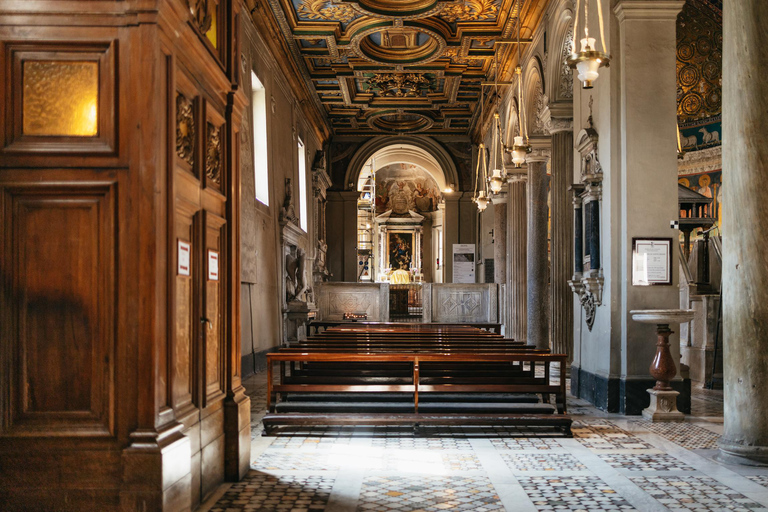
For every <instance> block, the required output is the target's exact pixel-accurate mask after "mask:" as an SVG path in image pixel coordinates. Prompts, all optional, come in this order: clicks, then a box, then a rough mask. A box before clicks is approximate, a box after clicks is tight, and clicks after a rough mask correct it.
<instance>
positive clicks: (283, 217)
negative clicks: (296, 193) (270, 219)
mask: <svg viewBox="0 0 768 512" xmlns="http://www.w3.org/2000/svg"><path fill="white" fill-rule="evenodd" d="M298 220H299V219H298V217H296V207H295V206H294V204H293V184H292V180H291V178H285V199H283V206H282V208H281V209H280V221H281V222H297V221H298Z"/></svg>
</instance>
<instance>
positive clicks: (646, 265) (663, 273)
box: [632, 240, 671, 286]
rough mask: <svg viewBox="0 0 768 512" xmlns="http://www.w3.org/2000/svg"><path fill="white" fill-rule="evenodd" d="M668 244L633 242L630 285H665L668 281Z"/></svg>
mask: <svg viewBox="0 0 768 512" xmlns="http://www.w3.org/2000/svg"><path fill="white" fill-rule="evenodd" d="M670 249H671V247H670V243H669V242H668V241H666V240H661V241H660V240H638V241H637V242H635V253H634V255H633V256H634V261H633V265H632V266H633V272H632V284H633V285H636V286H637V285H639V286H643V285H649V284H653V283H663V284H667V283H669V281H670V268H669V260H670Z"/></svg>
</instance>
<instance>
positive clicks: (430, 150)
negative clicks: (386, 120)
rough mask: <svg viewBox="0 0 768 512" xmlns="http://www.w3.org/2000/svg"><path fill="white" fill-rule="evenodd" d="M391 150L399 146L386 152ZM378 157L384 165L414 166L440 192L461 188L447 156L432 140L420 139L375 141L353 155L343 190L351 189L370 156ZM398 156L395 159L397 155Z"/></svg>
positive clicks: (379, 139) (454, 168)
mask: <svg viewBox="0 0 768 512" xmlns="http://www.w3.org/2000/svg"><path fill="white" fill-rule="evenodd" d="M391 146H400V147H401V149H398V151H397V152H395V151H392V152H387V151H386V149H387V148H389V147H391ZM376 153H379V155H381V157H382V158H383V159H384V160H382V162H386V164H393V163H416V164H418V165H420V166H421V167H423V168H424V169H425V170H426V171H427V172H429V173H430V174H431V175H432V176H433V177H434V178H435V181H436V182H437V184H438V185H439V186H440V188H441V189H445V188H447V187H449V186H451V187H453V188H454V190H458V189H459V187H460V186H461V183H460V181H459V173H458V172H457V170H456V164H455V163H454V161H453V158H451V156H450V154H449V153H448V152H447V151H446V150H445V149H444V148H443V147H442V146H441V145H440V144H439V143H438V142H437V141H435V140H434V139H432V138H430V137H424V136H414V135H408V136H395V137H376V138H374V139H371V140H369V141H368V142H366V143H365V144H363V145H362V146H360V148H359V149H358V150H357V151H356V152H355V154H354V156H353V157H352V159H351V160H350V162H349V165H348V166H347V172H346V175H345V179H344V188H345V190H352V189H355V187H356V186H357V181H358V177H359V175H360V171H362V169H363V166H364V165H365V163H366V162H367V161H368V159H369V158H371V156H373V155H374V154H376ZM398 154H399V155H398Z"/></svg>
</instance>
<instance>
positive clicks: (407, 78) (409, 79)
mask: <svg viewBox="0 0 768 512" xmlns="http://www.w3.org/2000/svg"><path fill="white" fill-rule="evenodd" d="M363 86H364V87H365V88H366V89H369V90H373V91H375V92H376V94H377V95H378V96H380V97H382V98H415V97H418V96H421V95H422V94H424V93H429V92H431V91H433V90H434V86H433V85H432V80H430V79H429V78H427V76H426V75H425V74H424V73H376V74H375V75H373V76H372V77H370V78H366V79H365V80H364V81H363Z"/></svg>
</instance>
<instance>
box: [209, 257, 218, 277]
mask: <svg viewBox="0 0 768 512" xmlns="http://www.w3.org/2000/svg"><path fill="white" fill-rule="evenodd" d="M208 280H209V281H218V280H219V253H217V252H216V251H208Z"/></svg>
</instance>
